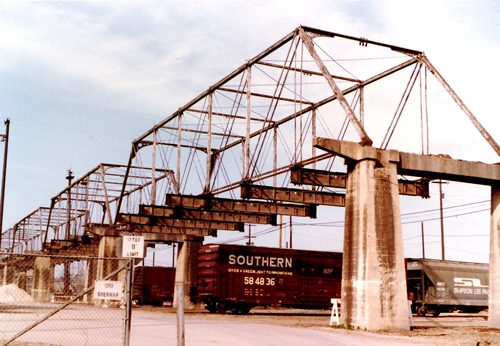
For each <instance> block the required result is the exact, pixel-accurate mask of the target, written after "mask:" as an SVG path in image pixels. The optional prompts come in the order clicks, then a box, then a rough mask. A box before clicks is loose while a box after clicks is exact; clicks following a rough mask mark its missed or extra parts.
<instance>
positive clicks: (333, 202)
mask: <svg viewBox="0 0 500 346" xmlns="http://www.w3.org/2000/svg"><path fill="white" fill-rule="evenodd" d="M241 197H242V198H255V199H267V200H272V201H284V202H293V203H305V204H317V205H330V206H336V207H344V206H345V194H340V193H334V192H323V191H310V190H300V189H289V188H283V187H273V186H261V185H252V184H242V185H241Z"/></svg>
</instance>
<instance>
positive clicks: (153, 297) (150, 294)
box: [132, 266, 175, 306]
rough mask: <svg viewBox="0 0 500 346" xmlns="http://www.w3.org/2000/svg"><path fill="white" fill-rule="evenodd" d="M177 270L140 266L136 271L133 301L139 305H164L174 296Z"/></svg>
mask: <svg viewBox="0 0 500 346" xmlns="http://www.w3.org/2000/svg"><path fill="white" fill-rule="evenodd" d="M174 285H175V268H167V267H151V266H140V267H136V268H135V270H134V285H133V295H132V299H133V300H134V301H135V302H136V303H137V304H138V305H143V304H151V305H155V306H161V305H163V302H167V301H172V300H173V296H174Z"/></svg>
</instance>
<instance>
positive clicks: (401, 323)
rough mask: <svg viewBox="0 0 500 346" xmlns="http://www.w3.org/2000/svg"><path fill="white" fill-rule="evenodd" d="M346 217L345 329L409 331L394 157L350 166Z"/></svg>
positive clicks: (343, 284) (344, 265)
mask: <svg viewBox="0 0 500 346" xmlns="http://www.w3.org/2000/svg"><path fill="white" fill-rule="evenodd" d="M387 153H388V154H390V152H387ZM394 159H396V160H397V156H395V157H394ZM381 164H382V165H381ZM345 213H346V217H345V231H344V259H343V270H342V304H341V313H340V323H341V324H343V325H345V326H349V327H354V328H361V329H366V330H385V329H390V330H395V329H401V330H408V329H409V327H410V326H409V321H408V304H407V297H406V280H405V267H404V254H403V240H402V234H401V220H400V207H399V190H398V180H397V171H396V164H395V162H391V161H390V155H387V157H384V158H383V159H382V160H380V157H379V160H374V159H371V158H369V159H364V160H361V161H357V162H351V163H350V164H349V168H348V178H347V194H346V210H345Z"/></svg>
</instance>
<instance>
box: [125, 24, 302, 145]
mask: <svg viewBox="0 0 500 346" xmlns="http://www.w3.org/2000/svg"><path fill="white" fill-rule="evenodd" d="M296 34H297V30H294V31H292V32H291V33H289V34H288V35H286V36H285V37H283V38H282V39H281V40H279V41H278V42H276V43H275V44H273V45H272V46H270V47H268V48H267V49H265V50H264V51H262V52H261V53H259V54H257V55H256V56H255V57H253V58H252V59H250V60H248V61H247V63H245V64H243V65H241V66H240V67H238V68H237V69H236V70H234V71H233V72H231V73H230V74H228V75H227V76H226V77H224V78H222V79H221V80H219V81H218V82H217V83H215V84H214V85H212V86H211V87H210V88H209V89H207V90H206V91H204V92H203V93H201V94H199V95H198V96H196V97H195V98H194V99H193V100H191V101H190V102H188V103H187V104H186V105H184V106H183V107H181V108H179V110H178V111H177V112H175V113H174V114H171V115H170V116H169V117H167V118H166V119H165V120H163V121H162V122H160V123H159V124H157V125H156V126H155V127H154V128H153V129H151V130H149V131H146V132H145V133H143V134H142V135H141V136H139V137H138V138H137V139H136V140H135V141H134V142H133V143H134V144H135V143H138V142H140V141H142V140H143V139H145V138H146V137H148V136H149V135H150V134H151V133H153V131H155V130H156V129H159V128H161V127H163V126H164V125H165V124H168V123H169V122H170V121H172V120H173V119H175V118H176V117H177V116H178V115H179V114H180V113H183V112H185V111H186V110H188V109H189V108H191V107H192V106H194V105H195V104H197V103H198V102H199V101H201V100H203V99H204V98H205V97H207V95H208V94H209V93H212V92H213V91H214V90H216V89H217V88H219V87H221V86H222V85H224V84H226V83H227V82H229V81H230V80H231V79H233V78H234V77H236V76H237V75H239V74H240V73H243V72H245V71H246V69H247V68H248V66H252V65H253V64H255V63H256V62H257V61H259V60H260V59H263V58H265V57H266V56H268V55H269V54H271V53H272V52H274V51H276V50H277V49H279V48H281V47H282V46H283V45H285V44H287V43H288V42H289V41H290V40H292V39H293V38H294V37H295V36H296Z"/></svg>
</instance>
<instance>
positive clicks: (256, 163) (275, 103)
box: [1, 26, 500, 253]
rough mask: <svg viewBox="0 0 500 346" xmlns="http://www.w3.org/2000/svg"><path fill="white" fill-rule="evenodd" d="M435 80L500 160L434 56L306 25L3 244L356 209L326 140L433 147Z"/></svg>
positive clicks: (410, 181)
mask: <svg viewBox="0 0 500 346" xmlns="http://www.w3.org/2000/svg"><path fill="white" fill-rule="evenodd" d="M431 78H432V79H433V80H434V81H437V84H438V85H440V86H441V87H442V90H444V91H446V92H447V93H448V94H449V96H450V100H453V101H454V102H455V103H456V104H457V105H458V107H459V108H460V109H461V110H462V111H463V113H464V114H465V116H466V117H467V118H468V119H470V121H471V122H472V124H473V125H474V126H475V128H476V129H477V130H478V131H479V133H480V134H481V135H482V136H483V137H484V139H485V140H486V141H487V142H488V143H489V144H490V146H491V147H492V148H493V150H494V151H495V152H496V153H497V154H498V155H500V147H499V146H498V144H497V143H496V142H495V140H494V139H493V138H492V137H491V135H490V134H489V133H488V132H487V130H486V129H485V128H484V127H483V126H482V125H481V124H480V123H479V121H478V120H477V118H476V117H475V116H474V115H473V114H472V112H471V111H470V110H469V109H468V108H467V106H466V105H465V104H464V103H463V102H462V100H461V99H460V98H459V97H458V95H457V94H456V93H455V92H454V90H453V89H452V87H451V86H450V85H449V84H448V83H447V82H446V80H445V79H444V78H443V76H442V75H441V74H440V73H439V72H438V70H437V69H436V68H435V67H434V66H433V65H432V64H431V62H430V61H429V59H428V58H427V57H426V55H425V54H424V53H423V52H420V51H416V50H412V49H407V48H403V47H399V46H394V45H390V44H385V43H381V42H375V41H371V40H368V39H365V38H356V37H352V36H347V35H342V34H338V33H333V32H327V31H323V30H318V29H314V28H310V27H304V26H300V27H298V28H297V29H295V30H294V31H293V32H291V33H290V34H288V35H286V36H285V37H283V38H282V39H281V40H279V41H278V42H276V43H275V44H273V45H272V46H270V47H268V48H267V49H265V50H263V51H262V52H261V53H259V54H257V55H256V56H255V57H253V58H251V59H249V60H247V61H246V62H245V63H244V64H243V65H241V66H240V67H238V68H237V69H235V70H234V71H233V72H231V73H230V74H228V75H227V76H225V77H224V78H222V79H221V80H219V81H218V82H216V83H214V84H213V85H211V86H209V87H208V88H207V90H205V91H204V92H202V93H201V94H199V95H198V96H197V97H195V98H194V99H192V100H191V101H189V102H188V103H186V104H185V105H184V106H181V107H179V109H178V110H177V111H175V112H174V113H173V114H171V115H169V116H167V117H166V118H165V119H164V120H163V121H161V122H160V123H158V124H156V125H154V126H153V127H152V128H151V129H150V130H149V131H147V132H145V133H143V134H141V135H140V136H139V137H138V138H137V139H136V140H135V141H133V143H132V148H131V152H130V157H129V159H128V162H127V163H126V164H123V165H119V164H107V163H102V164H100V165H98V166H97V167H95V168H94V169H91V170H90V171H89V172H88V173H86V174H85V175H83V176H82V177H80V178H77V179H76V180H74V181H73V180H71V179H70V180H69V184H68V186H67V188H65V189H64V190H62V191H61V192H59V193H58V194H57V195H55V196H54V197H53V198H52V199H51V200H50V203H49V206H48V207H40V208H38V209H36V210H34V211H33V212H32V213H30V214H29V215H27V216H26V217H24V218H23V219H21V220H20V221H18V222H17V223H16V224H15V225H14V226H13V227H11V228H9V229H7V230H6V231H4V232H3V234H2V243H1V245H2V246H1V247H2V248H9V249H12V250H13V251H14V252H17V253H27V252H42V251H43V252H47V251H48V252H57V253H68V252H69V253H71V252H72V251H77V250H78V249H79V248H80V247H81V246H90V245H89V244H93V238H94V237H101V236H106V235H114V236H116V235H121V234H130V233H132V232H133V233H135V234H143V235H145V236H146V239H148V240H149V241H164V242H177V241H184V240H186V239H190V238H197V237H202V236H215V235H217V231H242V230H243V228H244V225H245V224H271V225H275V224H276V223H277V216H278V215H289V216H293V217H309V218H315V217H316V208H317V206H318V205H327V206H338V207H343V206H344V205H345V187H346V169H345V167H344V165H343V159H340V158H338V157H337V156H336V155H335V154H334V153H332V152H329V151H324V150H321V149H318V147H317V146H315V145H314V143H315V140H316V139H318V138H322V137H325V138H332V139H338V140H348V141H354V142H359V143H360V144H361V145H363V146H367V147H370V146H372V145H373V146H376V147H377V148H380V149H391V148H392V147H393V146H394V145H396V146H399V145H402V144H403V145H404V146H405V149H406V150H407V151H412V152H418V153H421V154H431V151H430V140H429V126H428V124H429V118H428V113H427V110H428V106H429V105H428V104H427V83H430V79H431ZM415 99H416V100H417V101H415ZM407 118H411V119H417V120H416V123H415V124H416V127H415V129H414V130H415V133H417V135H416V137H415V138H417V140H414V138H413V137H412V138H410V139H408V140H401V138H399V142H398V138H397V135H398V131H397V130H398V125H400V123H401V122H402V119H407ZM393 143H395V144H393ZM406 173H407V174H408V175H405V176H403V175H400V177H399V181H398V183H399V192H400V194H404V195H411V196H420V197H424V198H426V197H429V185H428V184H429V181H430V180H431V179H434V178H435V177H434V176H432V175H427V176H426V175H425V174H424V173H423V172H417V173H414V172H413V174H412V172H406ZM409 176H412V177H409ZM94 244H95V243H94ZM94 246H96V245H94Z"/></svg>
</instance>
